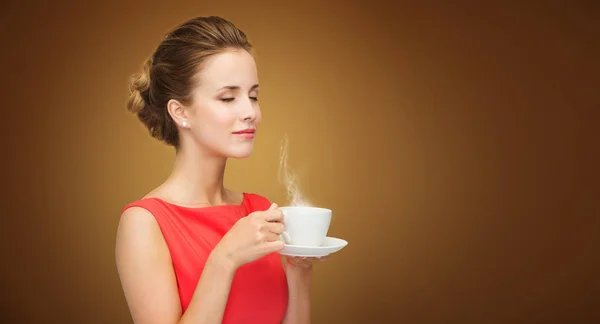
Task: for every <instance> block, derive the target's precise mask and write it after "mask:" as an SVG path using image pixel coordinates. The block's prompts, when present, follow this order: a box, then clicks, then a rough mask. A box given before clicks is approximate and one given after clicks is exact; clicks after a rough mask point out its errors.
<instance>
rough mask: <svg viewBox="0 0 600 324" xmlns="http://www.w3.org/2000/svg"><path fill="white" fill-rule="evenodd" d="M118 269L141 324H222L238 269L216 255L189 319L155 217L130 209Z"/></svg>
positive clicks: (206, 269)
mask: <svg viewBox="0 0 600 324" xmlns="http://www.w3.org/2000/svg"><path fill="white" fill-rule="evenodd" d="M115 256H116V262H117V269H118V272H119V276H120V279H121V284H122V287H123V291H124V294H125V298H126V300H127V304H128V306H129V309H130V312H131V316H132V318H133V321H134V323H136V324H155V323H156V324H159V323H160V324H185V323H194V324H199V323H221V321H222V318H223V313H224V310H225V305H226V303H227V298H228V296H229V290H230V287H231V282H232V280H233V275H234V273H235V270H234V267H233V265H232V264H230V262H228V261H227V260H225V259H224V258H220V257H218V256H216V254H211V256H210V257H209V258H208V260H207V262H206V265H205V267H204V271H203V272H202V275H201V277H200V280H199V282H198V285H197V287H196V291H195V292H194V296H193V297H192V300H191V302H190V305H189V307H188V309H187V310H186V312H185V314H182V313H181V304H180V300H179V295H178V292H177V282H176V280H175V274H174V271H173V267H172V263H171V256H170V254H169V250H168V247H167V245H166V242H165V240H164V238H163V236H162V233H161V232H160V228H159V226H158V224H157V222H156V220H155V219H154V216H153V215H152V214H150V213H149V212H148V211H147V210H145V209H143V208H138V207H132V208H129V209H127V210H126V211H125V212H124V213H123V215H122V216H121V220H120V223H119V228H118V230H117V240H116V250H115Z"/></svg>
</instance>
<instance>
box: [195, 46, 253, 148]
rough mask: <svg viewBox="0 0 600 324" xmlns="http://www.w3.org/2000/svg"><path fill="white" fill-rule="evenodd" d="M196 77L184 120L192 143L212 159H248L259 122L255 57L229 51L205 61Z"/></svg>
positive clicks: (237, 51)
mask: <svg viewBox="0 0 600 324" xmlns="http://www.w3.org/2000/svg"><path fill="white" fill-rule="evenodd" d="M196 77H197V79H196V81H197V83H196V87H195V88H194V89H193V90H192V104H191V106H190V107H188V109H189V114H188V118H187V122H188V124H189V126H188V127H189V128H188V129H187V130H188V131H189V133H190V134H191V135H192V137H193V140H194V141H195V142H196V143H197V144H199V145H201V146H202V147H203V148H204V149H207V150H208V153H209V154H211V155H215V156H219V157H232V158H245V157H248V156H249V155H250V154H251V153H252V149H253V148H254V137H255V135H256V132H257V131H258V126H259V124H260V121H261V113H260V107H259V106H258V73H257V71H256V63H255V61H254V57H253V56H252V55H251V54H250V53H248V52H247V51H245V50H228V51H226V52H223V53H220V54H217V55H214V56H211V57H210V58H209V59H208V60H206V61H205V63H204V65H203V66H202V68H201V71H200V72H199V73H198V74H197V76H196Z"/></svg>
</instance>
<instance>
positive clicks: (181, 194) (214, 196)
mask: <svg viewBox="0 0 600 324" xmlns="http://www.w3.org/2000/svg"><path fill="white" fill-rule="evenodd" d="M226 163H227V159H226V158H224V157H216V156H211V155H209V154H207V153H206V152H202V151H201V150H198V149H196V148H195V147H183V146H182V147H181V148H180V149H179V150H178V151H177V153H176V156H175V162H174V164H173V171H172V172H171V175H170V176H169V178H168V179H167V180H166V181H165V186H166V188H168V189H167V191H168V192H169V194H168V196H169V197H173V199H171V200H173V201H175V202H179V203H182V204H186V205H222V204H227V202H226V201H227V199H228V196H229V195H228V194H227V190H226V189H225V187H224V184H223V178H224V176H225V165H226Z"/></svg>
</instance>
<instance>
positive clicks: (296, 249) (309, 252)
mask: <svg viewBox="0 0 600 324" xmlns="http://www.w3.org/2000/svg"><path fill="white" fill-rule="evenodd" d="M346 245H348V242H347V241H345V240H342V239H339V238H335V237H326V238H325V240H324V241H323V245H321V246H300V245H288V244H286V245H285V247H284V248H283V249H282V250H281V251H279V254H282V255H288V256H299V257H322V256H326V255H329V254H331V253H334V252H337V251H339V250H341V249H343V248H344V247H345V246H346Z"/></svg>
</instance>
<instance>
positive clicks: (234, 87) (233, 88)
mask: <svg viewBox="0 0 600 324" xmlns="http://www.w3.org/2000/svg"><path fill="white" fill-rule="evenodd" d="M223 89H227V90H239V89H240V87H239V86H231V85H230V86H224V87H222V88H221V89H219V90H218V91H221V90H223ZM255 89H258V84H255V85H253V86H252V87H251V88H250V91H252V90H255Z"/></svg>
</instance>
